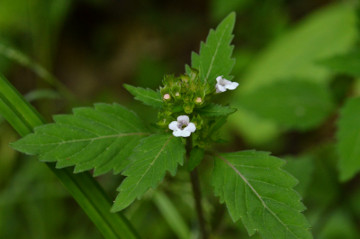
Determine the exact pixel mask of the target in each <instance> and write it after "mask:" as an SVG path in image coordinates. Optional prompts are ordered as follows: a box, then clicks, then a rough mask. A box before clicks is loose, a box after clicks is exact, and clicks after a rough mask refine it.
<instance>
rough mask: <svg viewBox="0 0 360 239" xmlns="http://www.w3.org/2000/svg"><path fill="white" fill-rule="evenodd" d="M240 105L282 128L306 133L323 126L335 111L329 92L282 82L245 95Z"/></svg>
mask: <svg viewBox="0 0 360 239" xmlns="http://www.w3.org/2000/svg"><path fill="white" fill-rule="evenodd" d="M238 103H239V105H240V106H242V107H243V108H245V109H246V110H248V111H249V112H252V113H254V114H255V115H256V116H258V117H262V118H265V119H269V120H272V121H273V122H275V123H277V124H278V125H280V126H285V127H288V128H294V129H300V130H306V129H310V128H313V127H316V126H318V125H319V124H321V123H322V122H323V121H324V120H325V119H326V117H327V116H328V115H329V114H330V113H331V110H332V108H333V103H332V98H331V95H330V92H329V90H328V89H327V88H326V87H325V86H323V85H321V84H318V83H313V82H310V81H301V80H293V81H288V80H286V81H281V82H274V83H272V84H270V85H268V86H264V87H261V88H258V89H256V90H255V91H253V92H251V93H248V94H244V95H243V96H242V97H241V98H240V99H239V102H238Z"/></svg>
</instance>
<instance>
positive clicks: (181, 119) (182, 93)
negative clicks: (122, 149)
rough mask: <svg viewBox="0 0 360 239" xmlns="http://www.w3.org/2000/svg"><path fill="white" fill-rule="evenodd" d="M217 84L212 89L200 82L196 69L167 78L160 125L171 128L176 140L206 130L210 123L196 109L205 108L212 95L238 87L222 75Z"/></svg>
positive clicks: (163, 91) (163, 93)
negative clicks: (204, 128)
mask: <svg viewBox="0 0 360 239" xmlns="http://www.w3.org/2000/svg"><path fill="white" fill-rule="evenodd" d="M216 82H217V83H216V85H215V87H214V88H213V89H209V85H208V84H207V83H204V82H202V81H201V80H200V78H199V74H198V71H197V70H195V69H191V70H190V73H189V74H186V75H181V76H178V77H175V76H174V75H166V76H165V77H164V79H163V87H161V88H160V93H161V96H162V100H163V102H164V107H163V110H162V111H161V112H159V115H158V116H159V122H158V125H159V126H162V127H167V128H169V129H171V130H172V131H173V135H174V136H176V137H189V136H190V135H191V133H193V132H195V130H199V129H201V128H202V127H205V126H206V125H203V124H206V123H205V121H206V120H205V119H203V118H202V117H201V115H200V114H198V113H197V111H196V109H197V108H201V107H203V106H204V105H205V103H206V102H205V101H206V97H208V96H209V95H211V94H213V93H220V92H224V91H226V90H234V89H235V88H237V86H238V83H236V82H231V81H229V80H227V79H225V78H223V76H218V77H217V78H216ZM189 116H190V117H191V122H190V118H189ZM175 119H176V120H175ZM204 120H205V121H204ZM197 137H200V136H199V135H198V136H197Z"/></svg>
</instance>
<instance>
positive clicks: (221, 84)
mask: <svg viewBox="0 0 360 239" xmlns="http://www.w3.org/2000/svg"><path fill="white" fill-rule="evenodd" d="M216 82H217V83H216V85H215V88H216V93H220V92H225V91H227V90H235V89H236V87H238V86H239V83H237V82H232V81H229V80H227V79H225V78H223V76H218V77H216Z"/></svg>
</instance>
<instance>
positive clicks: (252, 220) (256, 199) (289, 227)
mask: <svg viewBox="0 0 360 239" xmlns="http://www.w3.org/2000/svg"><path fill="white" fill-rule="evenodd" d="M283 164H284V161H283V160H281V159H279V158H276V157H273V156H270V155H269V153H267V152H256V151H241V152H235V153H226V154H221V155H217V156H216V159H215V166H214V172H213V176H212V177H213V178H212V184H213V186H214V189H215V195H217V196H219V197H220V201H221V203H223V202H225V204H226V206H227V208H228V211H229V213H230V216H231V218H232V219H233V221H235V222H236V221H237V220H239V219H241V221H242V222H243V224H244V225H245V227H246V229H247V231H248V233H249V235H253V234H254V233H255V232H256V231H258V232H259V233H260V235H261V236H262V237H263V238H266V239H290V238H291V239H309V238H312V236H311V234H310V232H309V231H308V228H309V224H308V222H307V220H306V219H305V217H304V215H303V214H302V213H301V211H303V210H304V205H303V204H302V203H301V201H300V196H299V194H298V193H297V192H296V191H294V190H293V187H294V186H295V185H296V183H297V180H296V179H295V178H294V177H292V176H291V175H290V174H288V173H287V172H285V171H284V170H282V169H281V166H283Z"/></svg>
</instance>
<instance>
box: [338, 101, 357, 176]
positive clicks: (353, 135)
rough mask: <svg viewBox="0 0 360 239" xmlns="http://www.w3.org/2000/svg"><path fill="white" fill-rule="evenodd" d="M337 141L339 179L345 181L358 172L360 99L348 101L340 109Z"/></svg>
mask: <svg viewBox="0 0 360 239" xmlns="http://www.w3.org/2000/svg"><path fill="white" fill-rule="evenodd" d="M337 140H338V142H337V149H338V152H339V156H340V161H339V170H340V179H341V180H342V181H346V180H349V179H351V178H352V177H354V175H355V174H356V173H358V172H359V171H360V160H359V158H360V97H358V98H352V99H349V100H348V101H347V102H346V104H345V106H344V107H343V108H342V110H341V113H340V119H339V121H338V132H337Z"/></svg>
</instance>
